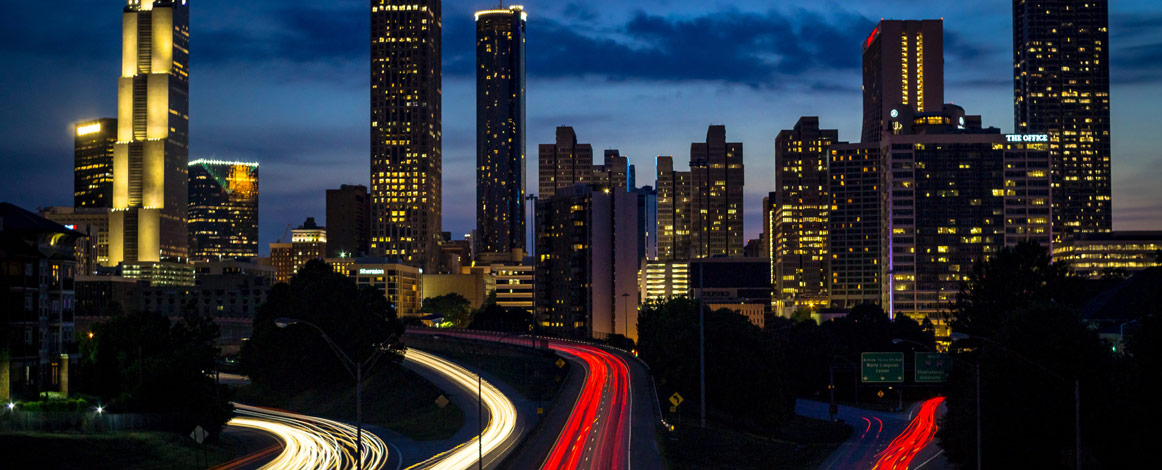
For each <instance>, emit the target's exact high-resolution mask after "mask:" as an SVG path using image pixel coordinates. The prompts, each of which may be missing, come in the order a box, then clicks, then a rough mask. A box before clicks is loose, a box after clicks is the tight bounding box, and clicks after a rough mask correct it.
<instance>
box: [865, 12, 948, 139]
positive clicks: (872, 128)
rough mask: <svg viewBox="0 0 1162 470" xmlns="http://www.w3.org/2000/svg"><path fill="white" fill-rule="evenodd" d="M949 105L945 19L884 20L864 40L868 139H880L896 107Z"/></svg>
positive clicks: (924, 108)
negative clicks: (947, 99)
mask: <svg viewBox="0 0 1162 470" xmlns="http://www.w3.org/2000/svg"><path fill="white" fill-rule="evenodd" d="M901 105H903V106H908V107H910V108H912V109H913V110H914V111H916V112H920V113H925V112H939V111H940V109H941V107H942V106H944V20H881V21H880V22H879V24H878V25H876V28H875V29H874V30H872V32H871V35H869V36H868V38H867V41H865V42H864V44H863V138H862V142H878V141H879V140H880V136H881V133H882V132H890V131H891V129H890V128H889V127H887V124H888V122H889V120H890V118H891V117H892V116H891V110H892V109H897V108H898V107H899V106H901Z"/></svg>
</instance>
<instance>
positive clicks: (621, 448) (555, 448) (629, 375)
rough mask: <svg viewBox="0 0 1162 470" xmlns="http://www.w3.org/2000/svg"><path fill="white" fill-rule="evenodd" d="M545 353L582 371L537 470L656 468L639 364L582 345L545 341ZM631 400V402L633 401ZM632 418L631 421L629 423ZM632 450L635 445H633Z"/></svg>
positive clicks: (647, 394)
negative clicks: (564, 416) (580, 382)
mask: <svg viewBox="0 0 1162 470" xmlns="http://www.w3.org/2000/svg"><path fill="white" fill-rule="evenodd" d="M410 332H411V333H418V334H434V335H446V336H454V337H461V338H469V339H476V340H484V341H499V340H501V337H502V336H503V335H499V334H493V333H485V332H460V331H448V330H421V331H416V330H412V331H410ZM538 339H539V340H542V341H546V342H547V344H548V347H549V348H550V349H553V350H555V351H556V352H557V353H558V355H560V356H562V357H564V358H565V359H567V360H569V361H570V362H571V363H573V364H574V365H575V366H577V365H579V366H580V368H581V369H582V370H583V371H584V374H585V377H584V383H583V385H582V387H581V390H580V393H578V395H577V396H576V397H575V398H573V397H561V399H562V400H570V399H572V400H573V406H572V408H571V409H570V411H569V416H568V418H567V419H566V420H565V422H564V425H563V426H562V427H561V429H560V430H559V431H557V430H554V429H548V428H546V429H543V430H542V432H558V434H557V435H556V439H555V441H554V442H553V444H552V446H551V447H550V448H549V450H548V452H547V454H546V456H545V458H544V460H543V461H542V462H541V464H540V468H544V469H553V470H556V469H601V470H607V469H608V470H620V469H628V468H634V469H655V468H662V463H661V453H660V450H659V449H658V446H657V443H656V439H655V436H654V433H655V429H656V427H655V426H656V423H655V422H654V421H655V419H656V414H655V410H654V408H653V403H652V402H651V401H650V399H651V395H652V393H653V392H652V390H651V388H650V386H649V378H648V373H647V372H646V371H645V369H644V368H643V366H641V364H638V363H634V362H631V361H632V360H633V359H632V357H630V359H627V357H629V356H628V355H626V354H623V353H617V352H614V351H611V350H607V349H605V348H601V347H597V346H593V345H589V344H586V343H581V342H575V341H569V340H560V339H545V338H538ZM504 342H505V343H510V344H516V345H528V344H529V338H528V337H526V336H522V337H515V338H514V337H509V338H507V339H504ZM635 399H636V402H635ZM635 418H636V419H635ZM635 446H636V447H635Z"/></svg>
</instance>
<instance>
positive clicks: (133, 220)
mask: <svg viewBox="0 0 1162 470" xmlns="http://www.w3.org/2000/svg"><path fill="white" fill-rule="evenodd" d="M121 36H122V44H121V51H122V57H121V77H120V78H119V79H118V80H117V143H116V144H114V146H113V203H112V205H111V209H112V211H111V212H110V214H109V261H110V263H113V264H116V263H119V262H130V263H134V262H153V261H160V260H162V259H166V258H185V257H186V256H187V254H188V246H189V240H188V239H187V233H186V229H187V227H186V225H187V219H186V217H187V213H186V211H187V209H188V207H187V202H186V196H187V194H186V182H187V177H188V175H187V172H186V171H187V158H188V157H187V155H188V153H189V135H188V132H189V122H190V116H189V90H190V87H189V78H190V68H189V67H190V60H189V59H190V21H189V7H188V6H187V5H186V2H185V0H181V1H177V0H129V3H128V5H127V6H126V7H125V10H124V13H123V15H122V31H121Z"/></svg>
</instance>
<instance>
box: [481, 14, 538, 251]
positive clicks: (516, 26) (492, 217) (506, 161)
mask: <svg viewBox="0 0 1162 470" xmlns="http://www.w3.org/2000/svg"><path fill="white" fill-rule="evenodd" d="M527 17H528V14H527V13H525V11H524V9H523V8H522V7H520V6H516V5H514V6H510V7H508V8H507V9H495V10H484V11H478V12H476V233H477V234H479V238H478V239H477V240H476V243H477V246H476V250H477V251H478V252H481V253H507V252H510V251H511V250H513V249H514V248H520V249H522V250H523V249H524V248H525V19H526V18H527Z"/></svg>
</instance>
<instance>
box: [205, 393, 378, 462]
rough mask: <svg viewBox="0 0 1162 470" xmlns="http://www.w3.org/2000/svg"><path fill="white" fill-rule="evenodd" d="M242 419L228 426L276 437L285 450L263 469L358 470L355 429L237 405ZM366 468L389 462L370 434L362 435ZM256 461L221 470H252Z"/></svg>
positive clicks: (235, 407) (244, 459) (325, 420)
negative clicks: (356, 466) (351, 469)
mask: <svg viewBox="0 0 1162 470" xmlns="http://www.w3.org/2000/svg"><path fill="white" fill-rule="evenodd" d="M234 412H235V413H236V414H238V415H239V416H237V417H235V418H234V419H231V420H230V422H229V423H227V426H236V427H239V428H248V429H254V430H258V431H262V432H265V433H268V434H271V435H273V436H275V437H276V438H277V439H278V440H279V442H280V443H281V444H282V451H281V452H279V453H278V455H277V456H275V457H274V459H273V460H271V461H269V462H267V463H266V464H264V465H262V466H261V467H258V468H261V469H264V470H265V469H286V468H294V469H318V470H330V469H336V470H338V469H350V468H355V437H356V430H355V427H354V426H351V425H348V424H344V423H340V422H337V421H332V420H329V419H323V418H315V417H311V416H305V415H300V414H295V413H290V412H286V411H279V410H272V409H268V408H260V407H255V406H248V405H242V404H238V403H235V404H234ZM362 452H363V455H362V460H363V466H362V467H363V468H365V469H379V468H382V467H383V465H384V463H385V462H386V460H387V455H388V452H387V445H386V444H385V443H384V442H383V441H382V440H381V439H379V438H378V437H376V436H375V435H374V434H372V433H370V432H366V430H364V432H363V447H362ZM252 464H253V460H248V459H247V458H242V459H238V460H234V461H231V462H227V463H226V464H223V465H221V466H219V467H216V468H219V469H223V470H225V469H241V468H251V466H252Z"/></svg>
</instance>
